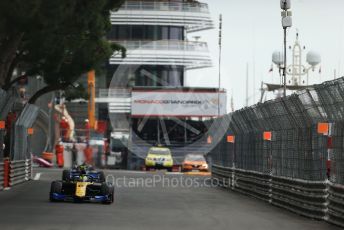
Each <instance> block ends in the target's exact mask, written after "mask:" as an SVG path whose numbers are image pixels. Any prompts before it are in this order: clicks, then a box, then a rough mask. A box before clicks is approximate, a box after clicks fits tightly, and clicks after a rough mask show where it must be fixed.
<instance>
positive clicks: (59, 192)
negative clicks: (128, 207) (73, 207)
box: [49, 170, 115, 204]
mask: <svg viewBox="0 0 344 230" xmlns="http://www.w3.org/2000/svg"><path fill="white" fill-rule="evenodd" d="M67 171H68V170H67ZM64 174H66V175H63V180H58V181H53V182H52V183H51V187H50V194H49V198H50V201H52V202H55V201H69V200H70V201H75V202H78V201H98V202H102V203H104V204H111V203H113V202H114V196H115V192H114V186H113V185H112V184H110V183H107V182H105V177H104V181H103V178H101V177H102V176H100V175H103V173H95V172H93V173H90V172H87V171H85V170H80V171H74V172H73V170H71V171H70V172H69V175H68V177H67V173H65V172H64Z"/></svg>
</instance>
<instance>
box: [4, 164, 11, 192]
mask: <svg viewBox="0 0 344 230" xmlns="http://www.w3.org/2000/svg"><path fill="white" fill-rule="evenodd" d="M9 179H10V161H9V159H8V158H6V159H5V160H4V189H6V188H8V187H10V181H9Z"/></svg>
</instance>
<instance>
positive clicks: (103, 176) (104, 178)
mask: <svg viewBox="0 0 344 230" xmlns="http://www.w3.org/2000/svg"><path fill="white" fill-rule="evenodd" d="M99 182H100V183H103V182H106V177H105V173H104V172H103V171H101V172H99Z"/></svg>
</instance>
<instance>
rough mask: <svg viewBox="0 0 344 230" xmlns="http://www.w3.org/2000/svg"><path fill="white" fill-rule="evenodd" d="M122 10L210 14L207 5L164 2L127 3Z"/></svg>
mask: <svg viewBox="0 0 344 230" xmlns="http://www.w3.org/2000/svg"><path fill="white" fill-rule="evenodd" d="M120 10H154V11H180V12H196V13H209V8H208V5H207V4H205V3H198V2H195V3H188V2H162V1H133V0H131V1H126V2H125V3H124V4H123V5H122V6H121V8H120Z"/></svg>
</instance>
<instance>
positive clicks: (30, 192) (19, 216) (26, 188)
mask: <svg viewBox="0 0 344 230" xmlns="http://www.w3.org/2000/svg"><path fill="white" fill-rule="evenodd" d="M106 173H107V174H108V175H111V176H112V177H113V178H114V182H115V183H116V197H115V203H114V204H112V205H104V204H98V203H73V202H61V203H51V202H49V199H48V194H49V189H50V183H51V181H52V180H56V179H60V178H61V174H62V173H61V170H58V169H35V176H36V179H38V180H35V181H30V182H27V183H25V184H21V185H18V186H17V187H14V188H12V189H10V190H8V191H2V192H0V230H31V229H32V230H65V229H66V230H103V229H123V230H126V229H128V230H136V229H137V230H141V229H143V230H146V229H147V230H155V229H163V230H178V229H195V230H217V229H226V230H228V229H232V230H287V229H288V230H291V229H295V230H316V229H319V230H337V229H340V228H337V227H335V226H333V225H329V224H327V223H325V222H321V221H315V220H311V219H307V218H304V217H301V216H298V215H296V214H293V213H291V212H288V211H286V210H283V209H280V208H277V207H274V206H271V205H269V204H267V203H264V202H263V201H259V200H256V199H254V198H251V197H247V196H244V195H241V194H238V193H236V192H232V191H228V190H225V189H222V188H217V187H211V186H210V183H209V177H206V176H205V177H204V176H197V175H181V174H166V173H163V172H157V173H153V172H149V173H145V172H130V171H107V172H106ZM37 174H38V175H37ZM112 177H109V179H111V178H112Z"/></svg>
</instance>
